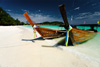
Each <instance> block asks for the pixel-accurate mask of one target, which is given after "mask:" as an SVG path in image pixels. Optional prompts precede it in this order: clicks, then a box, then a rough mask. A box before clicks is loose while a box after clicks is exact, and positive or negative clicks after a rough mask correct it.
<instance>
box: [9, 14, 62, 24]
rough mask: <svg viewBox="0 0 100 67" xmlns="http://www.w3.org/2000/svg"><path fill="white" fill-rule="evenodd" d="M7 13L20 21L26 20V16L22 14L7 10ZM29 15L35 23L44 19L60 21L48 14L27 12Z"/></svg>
mask: <svg viewBox="0 0 100 67" xmlns="http://www.w3.org/2000/svg"><path fill="white" fill-rule="evenodd" d="M9 14H10V15H11V16H12V17H13V18H14V19H19V20H20V21H21V22H26V21H27V20H26V18H25V17H24V16H23V14H14V13H10V12H9ZM29 16H30V18H31V19H32V20H33V21H35V22H36V23H40V22H45V21H61V19H59V18H54V17H51V16H50V15H42V14H33V13H29Z"/></svg>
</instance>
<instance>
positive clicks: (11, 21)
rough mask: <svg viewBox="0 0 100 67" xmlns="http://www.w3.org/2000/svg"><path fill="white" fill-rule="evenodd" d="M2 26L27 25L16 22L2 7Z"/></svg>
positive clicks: (0, 10) (0, 17) (0, 21)
mask: <svg viewBox="0 0 100 67" xmlns="http://www.w3.org/2000/svg"><path fill="white" fill-rule="evenodd" d="M0 25H25V23H24V22H20V21H19V20H18V19H16V20H15V19H14V18H12V17H11V16H10V15H9V14H8V13H6V12H5V11H4V10H3V9H2V8H1V7H0Z"/></svg>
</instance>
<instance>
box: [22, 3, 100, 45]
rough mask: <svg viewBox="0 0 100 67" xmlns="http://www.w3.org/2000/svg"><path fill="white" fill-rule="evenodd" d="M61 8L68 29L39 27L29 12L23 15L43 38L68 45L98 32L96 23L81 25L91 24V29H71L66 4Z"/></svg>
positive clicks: (79, 41)
mask: <svg viewBox="0 0 100 67" xmlns="http://www.w3.org/2000/svg"><path fill="white" fill-rule="evenodd" d="M59 9H60V12H61V15H62V18H63V21H64V23H65V26H64V27H65V29H66V30H54V29H48V28H43V27H39V26H38V25H37V24H36V23H34V22H33V21H32V20H31V19H30V17H29V15H28V14H27V12H26V13H24V14H23V15H24V16H25V18H26V19H27V20H28V21H29V23H30V25H32V27H33V30H34V29H36V31H37V32H38V33H39V34H40V35H41V36H42V38H43V39H50V40H54V39H55V40H56V44H64V45H66V46H69V45H76V44H78V43H82V42H85V41H87V40H89V39H91V38H93V37H94V36H96V35H97V34H98V31H97V30H94V26H96V25H97V24H96V25H94V24H90V25H85V24H84V25H81V26H90V27H91V29H90V30H82V29H78V28H76V26H74V28H72V29H70V25H69V23H68V20H67V16H66V9H65V5H64V4H62V5H60V6H59ZM34 26H35V27H34ZM69 29H70V30H69ZM57 39H58V40H57Z"/></svg>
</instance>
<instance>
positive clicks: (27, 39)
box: [22, 37, 44, 42]
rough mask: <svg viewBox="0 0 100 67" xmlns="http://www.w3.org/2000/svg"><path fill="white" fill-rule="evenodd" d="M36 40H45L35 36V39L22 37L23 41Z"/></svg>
mask: <svg viewBox="0 0 100 67" xmlns="http://www.w3.org/2000/svg"><path fill="white" fill-rule="evenodd" d="M35 40H44V39H43V38H42V37H39V38H35V39H22V41H32V42H34V41H35Z"/></svg>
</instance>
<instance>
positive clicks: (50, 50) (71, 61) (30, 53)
mask: <svg viewBox="0 0 100 67" xmlns="http://www.w3.org/2000/svg"><path fill="white" fill-rule="evenodd" d="M0 34H1V35H0V37H2V39H0V43H1V44H0V48H1V49H0V66H1V67H94V66H95V67H99V65H98V63H96V62H91V61H89V60H87V59H86V60H84V58H83V59H81V58H80V56H78V55H75V54H74V53H75V52H70V51H68V50H69V49H70V47H62V46H59V47H62V48H63V50H61V49H59V47H58V48H56V47H43V46H42V45H49V44H48V43H46V42H45V40H42V39H39V40H38V39H34V38H33V37H32V36H33V31H30V30H28V29H25V28H23V26H10V27H9V26H7V27H1V26H0ZM64 48H65V49H64ZM66 48H67V49H66Z"/></svg>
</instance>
